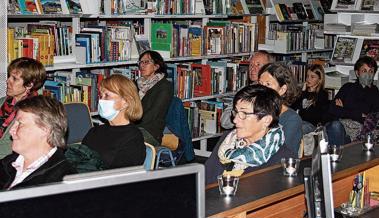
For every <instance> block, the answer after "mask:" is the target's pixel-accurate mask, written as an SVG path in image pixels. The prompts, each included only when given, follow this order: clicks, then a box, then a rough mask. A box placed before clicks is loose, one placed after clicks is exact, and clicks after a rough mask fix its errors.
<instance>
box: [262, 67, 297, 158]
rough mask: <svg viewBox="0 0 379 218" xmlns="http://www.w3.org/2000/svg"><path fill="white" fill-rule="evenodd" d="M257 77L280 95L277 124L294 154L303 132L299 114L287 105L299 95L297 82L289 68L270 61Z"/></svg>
mask: <svg viewBox="0 0 379 218" xmlns="http://www.w3.org/2000/svg"><path fill="white" fill-rule="evenodd" d="M258 78H259V83H260V84H262V85H264V86H267V87H269V88H271V89H274V90H275V91H276V92H277V93H278V94H279V95H280V96H281V98H282V100H283V105H282V107H281V110H280V116H279V124H280V125H282V127H283V131H284V136H285V138H286V146H287V147H288V148H289V149H291V151H292V152H293V153H294V154H298V152H299V147H300V143H301V139H302V137H303V132H302V120H301V118H300V116H299V115H298V114H297V113H296V111H294V110H292V109H291V108H290V107H289V105H291V104H293V103H294V102H295V101H296V99H297V97H298V95H299V90H298V87H297V82H296V80H295V78H294V77H293V76H292V72H291V70H290V69H289V68H288V67H286V66H285V65H283V64H280V63H270V64H266V65H265V66H263V67H262V68H261V70H260V71H259V73H258Z"/></svg>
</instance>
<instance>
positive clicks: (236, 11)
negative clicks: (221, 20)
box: [227, 0, 249, 15]
mask: <svg viewBox="0 0 379 218" xmlns="http://www.w3.org/2000/svg"><path fill="white" fill-rule="evenodd" d="M229 1H230V8H229V11H227V14H230V15H244V14H249V9H248V8H247V5H246V2H245V0H229Z"/></svg>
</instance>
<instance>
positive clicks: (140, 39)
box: [134, 35, 150, 54]
mask: <svg viewBox="0 0 379 218" xmlns="http://www.w3.org/2000/svg"><path fill="white" fill-rule="evenodd" d="M134 40H135V42H136V46H137V50H138V54H142V53H143V52H144V51H147V50H150V42H149V39H148V38H147V36H146V35H134Z"/></svg>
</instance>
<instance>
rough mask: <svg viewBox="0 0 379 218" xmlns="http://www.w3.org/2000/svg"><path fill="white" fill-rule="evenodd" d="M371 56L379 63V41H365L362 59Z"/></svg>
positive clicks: (361, 54)
mask: <svg viewBox="0 0 379 218" xmlns="http://www.w3.org/2000/svg"><path fill="white" fill-rule="evenodd" d="M362 56H369V57H372V58H374V59H375V61H377V62H378V61H379V39H364V40H363V44H362V49H361V53H360V57H362Z"/></svg>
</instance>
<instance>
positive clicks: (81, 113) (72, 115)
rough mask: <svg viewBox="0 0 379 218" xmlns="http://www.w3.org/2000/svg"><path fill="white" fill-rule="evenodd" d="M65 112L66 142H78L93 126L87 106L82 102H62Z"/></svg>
mask: <svg viewBox="0 0 379 218" xmlns="http://www.w3.org/2000/svg"><path fill="white" fill-rule="evenodd" d="M64 107H65V110H66V113H67V125H68V130H67V144H68V145H69V144H74V143H80V142H81V141H82V140H83V138H84V136H85V135H86V134H87V132H88V130H90V129H91V128H92V127H93V124H92V120H91V114H90V112H89V109H88V106H87V105H86V104H84V103H78V102H75V103H66V104H64Z"/></svg>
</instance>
